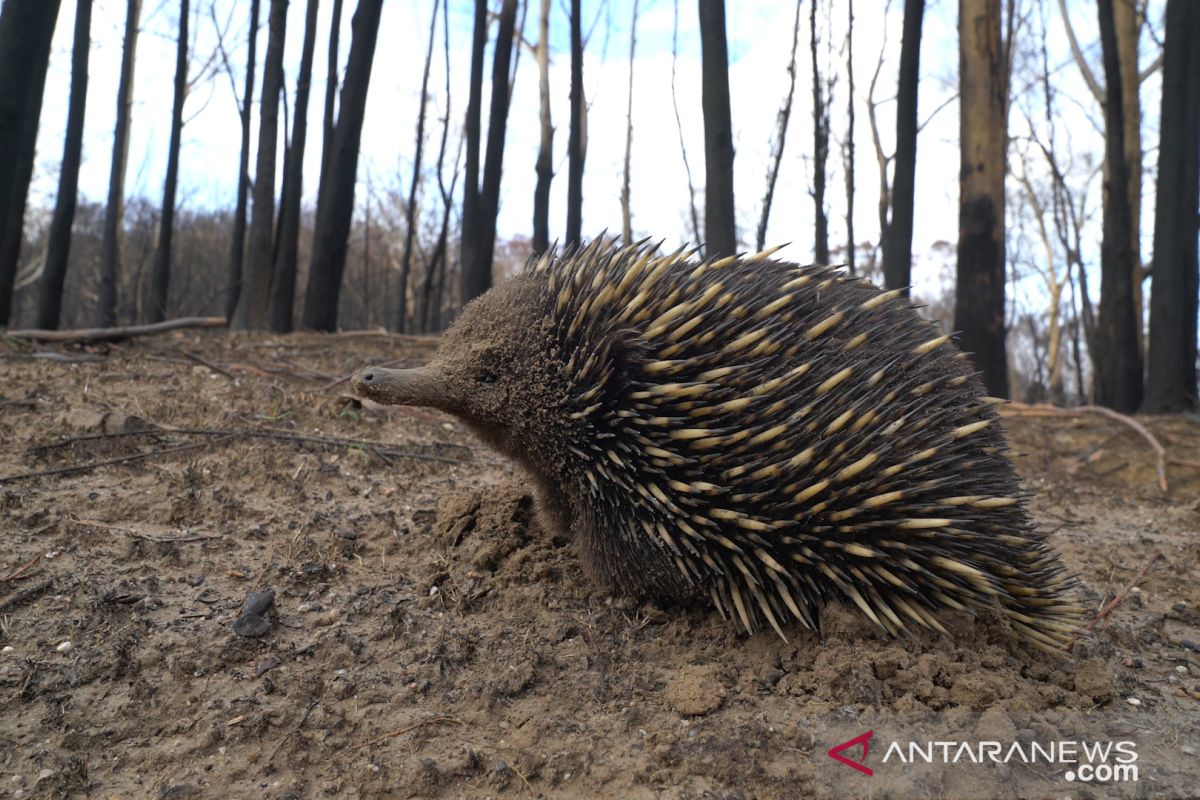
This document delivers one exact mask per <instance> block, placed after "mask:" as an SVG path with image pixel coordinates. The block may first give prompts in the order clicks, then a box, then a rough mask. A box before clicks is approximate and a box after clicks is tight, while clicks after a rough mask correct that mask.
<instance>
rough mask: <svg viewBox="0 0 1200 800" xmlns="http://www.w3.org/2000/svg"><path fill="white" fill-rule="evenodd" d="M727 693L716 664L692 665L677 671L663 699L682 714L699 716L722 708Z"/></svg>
mask: <svg viewBox="0 0 1200 800" xmlns="http://www.w3.org/2000/svg"><path fill="white" fill-rule="evenodd" d="M725 694H726V691H725V685H724V684H723V683H721V675H720V672H719V671H718V669H717V667H716V666H715V665H712V664H708V665H704V666H697V665H692V666H687V667H683V668H682V669H680V670H679V672H678V673H676V675H675V678H674V679H673V680H672V681H671V683H670V684H668V685H667V689H666V691H665V692H664V693H663V699H664V700H665V701H666V703H667V705H669V706H670V707H671V708H673V709H675V710H676V711H678V712H679V713H680V714H686V715H688V716H699V715H702V714H708V713H709V712H712V711H715V710H716V709H718V708H720V706H721V703H722V702H723V701H724V700H725Z"/></svg>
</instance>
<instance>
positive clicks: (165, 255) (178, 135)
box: [145, 0, 189, 322]
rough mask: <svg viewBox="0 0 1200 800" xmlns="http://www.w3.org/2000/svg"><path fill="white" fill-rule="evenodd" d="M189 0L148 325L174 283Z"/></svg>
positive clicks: (157, 317) (163, 312)
mask: <svg viewBox="0 0 1200 800" xmlns="http://www.w3.org/2000/svg"><path fill="white" fill-rule="evenodd" d="M188 13H189V10H188V0H180V3H179V39H178V41H177V42H176V43H175V97H174V101H173V102H172V104H171V135H170V141H169V142H168V144H167V174H166V177H165V178H164V180H163V199H162V206H161V214H160V216H159V218H158V246H157V247H156V248H155V249H154V266H153V268H152V269H151V272H150V299H149V302H148V303H146V309H145V311H146V319H145V321H146V322H162V321H163V320H164V319H166V316H167V292H168V290H169V288H170V283H171V246H172V244H173V242H174V235H175V193H176V188H177V187H178V185H179V148H180V145H181V144H182V142H181V140H182V138H183V103H184V101H185V100H187V88H188V86H187V82H188V78H187V72H188Z"/></svg>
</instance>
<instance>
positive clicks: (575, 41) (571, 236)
mask: <svg viewBox="0 0 1200 800" xmlns="http://www.w3.org/2000/svg"><path fill="white" fill-rule="evenodd" d="M586 123H587V98H586V97H584V95H583V18H582V10H581V9H580V1H579V0H571V125H570V131H569V132H568V134H567V246H568V247H570V246H572V245H579V244H580V243H581V242H580V239H581V237H582V236H583V162H584V160H585V159H586V158H587V130H586Z"/></svg>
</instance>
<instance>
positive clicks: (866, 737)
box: [828, 731, 875, 775]
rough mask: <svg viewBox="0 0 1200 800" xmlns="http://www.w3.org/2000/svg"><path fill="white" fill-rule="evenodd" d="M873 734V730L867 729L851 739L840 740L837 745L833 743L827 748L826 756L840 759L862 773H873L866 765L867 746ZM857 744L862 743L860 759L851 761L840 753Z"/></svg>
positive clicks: (836, 759) (835, 759)
mask: <svg viewBox="0 0 1200 800" xmlns="http://www.w3.org/2000/svg"><path fill="white" fill-rule="evenodd" d="M874 735H875V731H867V732H866V733H864V734H862V735H861V736H855V737H854V738H853V739H850V740H848V741H845V742H842V743H841V744H839V745H834V746H833V747H831V748H829V752H828V756H829V757H830V758H832V759H833V760H834V761H840V762H841V763H843V764H845V765H846V766H847V767H853V768H854V769H856V770H858V771H859V772H861V773H863V774H864V775H874V774H875V772H874V771H873V770H872V769H871V768H870V767H868V766H867V765H866V760H867V748H868V746H869V743H870V741H871V737H872V736H874ZM858 745H862V759H861V760H860V761H852V760H851V759H849V758H847V757H846V756H844V755H842V751H843V750H849V749H851V748H854V747H857V746H858Z"/></svg>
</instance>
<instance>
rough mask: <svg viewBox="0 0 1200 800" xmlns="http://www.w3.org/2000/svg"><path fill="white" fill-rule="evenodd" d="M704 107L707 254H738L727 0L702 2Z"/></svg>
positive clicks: (702, 103) (701, 0) (701, 42)
mask: <svg viewBox="0 0 1200 800" xmlns="http://www.w3.org/2000/svg"><path fill="white" fill-rule="evenodd" d="M700 50H701V66H700V71H701V105H702V107H703V111H704V169H705V178H704V238H705V245H704V249H705V252H706V253H707V254H708V255H710V256H712V255H733V254H734V253H736V252H737V219H736V216H735V211H734V205H733V121H732V116H731V113H730V108H729V55H728V52H727V50H726V43H725V2H724V0H700Z"/></svg>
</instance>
